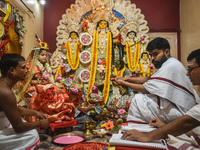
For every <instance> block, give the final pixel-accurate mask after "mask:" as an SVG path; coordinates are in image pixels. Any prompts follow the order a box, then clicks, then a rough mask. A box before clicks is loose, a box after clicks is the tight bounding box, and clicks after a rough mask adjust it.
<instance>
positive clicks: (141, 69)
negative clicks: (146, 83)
mask: <svg viewBox="0 0 200 150" xmlns="http://www.w3.org/2000/svg"><path fill="white" fill-rule="evenodd" d="M148 66H149V63H148ZM138 69H139V70H140V71H141V72H142V74H140V77H145V76H146V75H147V76H150V75H151V69H150V68H149V67H148V69H147V72H144V67H143V64H142V63H139V64H138Z"/></svg>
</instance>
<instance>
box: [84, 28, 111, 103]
mask: <svg viewBox="0 0 200 150" xmlns="http://www.w3.org/2000/svg"><path fill="white" fill-rule="evenodd" d="M93 37H94V42H93V44H92V55H91V57H92V58H91V66H90V79H89V84H88V95H87V101H89V99H90V98H89V94H90V93H91V92H92V86H93V85H94V82H95V77H96V67H97V58H98V31H95V32H94V35H93ZM111 58H112V36H111V32H108V33H107V49H106V71H105V82H104V89H103V98H104V103H105V104H106V103H107V100H108V96H109V91H110V74H111Z"/></svg>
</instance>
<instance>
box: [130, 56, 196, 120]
mask: <svg viewBox="0 0 200 150" xmlns="http://www.w3.org/2000/svg"><path fill="white" fill-rule="evenodd" d="M186 73H187V72H186V69H185V68H184V67H183V65H182V64H181V63H180V62H179V61H178V60H177V59H175V58H173V57H171V58H169V59H167V61H165V62H164V63H163V64H162V67H161V68H160V69H159V70H158V71H157V72H156V73H154V74H153V75H152V76H151V77H150V78H149V80H148V81H147V82H145V83H144V84H143V85H144V87H145V89H146V90H147V91H148V92H149V93H152V94H136V95H135V97H134V99H133V100H132V102H131V106H130V108H129V112H128V118H127V120H128V121H129V120H131V121H138V122H146V123H148V122H149V121H150V120H151V119H153V118H155V117H158V118H160V119H161V120H162V121H164V122H166V123H168V122H171V121H172V120H174V119H176V118H178V117H180V116H182V115H184V114H185V112H187V111H188V110H189V109H190V108H192V107H193V106H194V105H195V97H194V94H193V87H192V85H191V83H190V81H189V78H188V77H187V76H186Z"/></svg>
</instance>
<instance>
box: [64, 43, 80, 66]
mask: <svg viewBox="0 0 200 150" xmlns="http://www.w3.org/2000/svg"><path fill="white" fill-rule="evenodd" d="M78 45H79V42H78V41H77V42H76V45H75V52H74V59H73V58H72V48H71V44H70V41H68V42H67V44H66V48H67V54H66V55H67V60H68V63H69V65H70V67H71V69H72V70H76V69H77V68H78V66H79V54H80V51H79V46H78Z"/></svg>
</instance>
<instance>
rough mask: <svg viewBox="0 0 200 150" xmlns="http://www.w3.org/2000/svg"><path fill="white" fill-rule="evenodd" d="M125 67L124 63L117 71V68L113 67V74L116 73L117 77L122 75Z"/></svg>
mask: <svg viewBox="0 0 200 150" xmlns="http://www.w3.org/2000/svg"><path fill="white" fill-rule="evenodd" d="M125 69H126V66H125V65H124V68H123V69H121V70H120V71H119V72H118V70H117V68H116V67H115V68H114V72H115V75H116V76H117V77H119V76H120V77H122V76H123V74H124V71H125Z"/></svg>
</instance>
